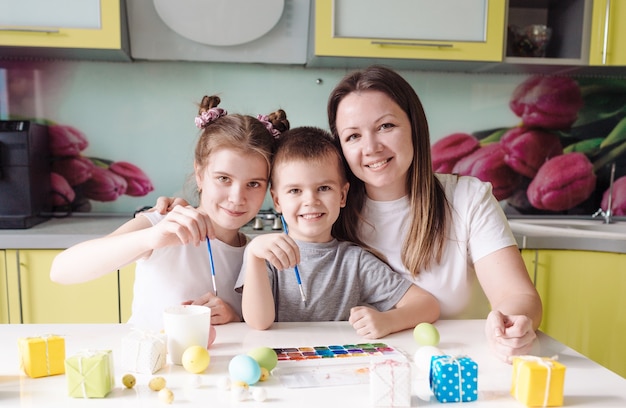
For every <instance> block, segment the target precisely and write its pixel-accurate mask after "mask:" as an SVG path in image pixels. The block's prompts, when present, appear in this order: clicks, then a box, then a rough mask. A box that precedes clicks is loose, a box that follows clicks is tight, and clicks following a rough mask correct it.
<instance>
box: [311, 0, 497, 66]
mask: <svg viewBox="0 0 626 408" xmlns="http://www.w3.org/2000/svg"><path fill="white" fill-rule="evenodd" d="M452 1H453V2H455V4H454V5H452V6H451V5H450V2H449V1H448V2H445V5H442V3H441V2H439V1H438V0H430V3H428V1H421V2H419V3H418V2H415V1H413V0H388V1H385V2H384V5H383V3H381V2H380V1H379V0H317V1H315V39H314V41H315V51H314V52H315V55H316V56H322V57H365V58H402V59H429V60H456V61H501V60H502V57H503V41H504V32H505V29H504V25H505V19H506V1H487V0H452Z"/></svg>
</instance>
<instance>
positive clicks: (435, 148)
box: [431, 133, 480, 173]
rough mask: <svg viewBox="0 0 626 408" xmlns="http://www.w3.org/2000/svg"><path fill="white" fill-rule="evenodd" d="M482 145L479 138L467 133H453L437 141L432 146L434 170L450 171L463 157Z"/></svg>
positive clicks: (439, 171)
mask: <svg viewBox="0 0 626 408" xmlns="http://www.w3.org/2000/svg"><path fill="white" fill-rule="evenodd" d="M479 147H480V143H479V142H478V139H476V138H475V137H474V136H472V135H470V134H467V133H453V134H451V135H448V136H446V137H444V138H443V139H440V140H438V141H437V142H435V143H434V144H433V145H432V147H431V153H432V162H433V170H434V171H436V172H438V173H450V172H452V169H453V168H454V165H455V164H456V163H457V162H458V161H459V160H460V159H462V158H463V157H465V156H467V155H468V154H471V153H472V152H474V151H476V149H478V148H479Z"/></svg>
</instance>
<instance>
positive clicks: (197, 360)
mask: <svg viewBox="0 0 626 408" xmlns="http://www.w3.org/2000/svg"><path fill="white" fill-rule="evenodd" d="M209 362H211V356H210V355H209V351H208V350H207V349H205V348H204V347H202V346H191V347H188V348H187V349H186V350H185V352H184V353H183V356H182V363H183V367H185V370H187V371H189V372H190V373H193V374H199V373H201V372H203V371H204V370H206V368H207V367H208V366H209Z"/></svg>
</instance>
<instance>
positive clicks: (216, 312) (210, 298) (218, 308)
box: [182, 292, 241, 325]
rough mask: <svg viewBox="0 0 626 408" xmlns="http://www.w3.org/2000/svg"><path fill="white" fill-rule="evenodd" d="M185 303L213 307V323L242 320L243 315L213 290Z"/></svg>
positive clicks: (184, 303)
mask: <svg viewBox="0 0 626 408" xmlns="http://www.w3.org/2000/svg"><path fill="white" fill-rule="evenodd" d="M182 304H183V305H200V306H206V307H208V308H210V309H211V324H216V325H217V324H225V323H230V322H240V321H241V317H239V315H238V314H237V312H235V309H233V308H232V307H231V306H230V305H229V304H228V303H226V302H225V301H224V300H223V299H222V298H220V297H217V296H215V295H214V294H213V292H207V293H205V294H204V295H202V296H200V297H199V298H197V299H196V300H188V301H186V302H183V303H182Z"/></svg>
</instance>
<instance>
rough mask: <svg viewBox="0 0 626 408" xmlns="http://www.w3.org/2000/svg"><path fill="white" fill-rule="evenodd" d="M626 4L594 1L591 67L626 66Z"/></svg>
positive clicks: (602, 0)
mask: <svg viewBox="0 0 626 408" xmlns="http://www.w3.org/2000/svg"><path fill="white" fill-rule="evenodd" d="M624 21H626V2H624V1H623V0H594V2H593V21H592V29H591V44H590V53H589V64H590V65H626V24H624Z"/></svg>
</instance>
